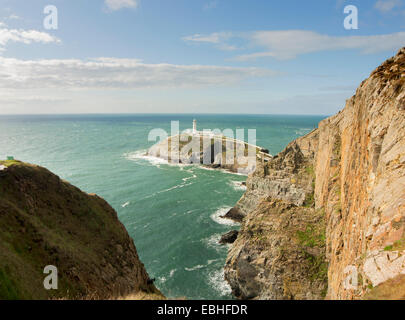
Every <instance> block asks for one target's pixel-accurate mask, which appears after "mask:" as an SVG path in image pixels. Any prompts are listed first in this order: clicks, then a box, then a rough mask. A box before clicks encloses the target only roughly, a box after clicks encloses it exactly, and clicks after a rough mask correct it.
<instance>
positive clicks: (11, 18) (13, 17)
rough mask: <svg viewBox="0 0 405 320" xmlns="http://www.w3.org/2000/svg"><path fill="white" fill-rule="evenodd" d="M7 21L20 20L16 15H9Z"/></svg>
mask: <svg viewBox="0 0 405 320" xmlns="http://www.w3.org/2000/svg"><path fill="white" fill-rule="evenodd" d="M7 19H9V20H19V19H21V18H20V17H19V16H17V15H16V14H11V15H10V16H9V17H8V18H7Z"/></svg>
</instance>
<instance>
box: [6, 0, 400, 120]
mask: <svg viewBox="0 0 405 320" xmlns="http://www.w3.org/2000/svg"><path fill="white" fill-rule="evenodd" d="M0 3H1V7H0V113H3V114H13V113H28V114H32V113H115V112H121V113H137V112H142V113H145V112H147V113H149V112H156V113H160V112H166V113H176V112H179V113H270V114H273V113H274V114H325V115H329V114H333V113H335V112H337V111H338V110H340V109H342V108H343V106H344V104H345V100H346V99H348V98H349V97H350V96H351V95H352V94H353V93H354V90H355V88H356V87H357V86H358V85H359V84H360V82H361V81H362V80H363V79H365V78H367V77H368V75H369V74H370V72H371V71H372V70H373V69H375V68H376V67H377V66H378V65H379V64H380V63H381V62H383V61H384V60H385V59H387V58H388V57H390V56H392V55H394V54H395V52H396V51H397V50H398V49H399V48H400V47H401V46H404V44H405V30H404V29H405V1H404V0H363V1H360V0H347V1H344V0H319V1H292V0H285V1H267V0H213V1H212V0H92V1H85V0H69V1H68V0H53V1H50V0H47V1H42V0H31V1H26V0H0ZM50 4H51V5H54V6H55V7H56V8H57V9H58V29H56V30H47V29H45V28H44V25H43V20H44V18H45V16H46V14H44V13H43V10H44V7H45V6H46V5H50ZM347 5H355V6H356V7H357V9H358V29H355V30H346V29H345V28H344V26H343V21H344V19H345V17H346V16H347V14H344V13H343V10H344V8H345V6H347Z"/></svg>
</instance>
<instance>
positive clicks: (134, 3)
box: [104, 0, 139, 11]
mask: <svg viewBox="0 0 405 320" xmlns="http://www.w3.org/2000/svg"><path fill="white" fill-rule="evenodd" d="M104 3H105V5H106V6H107V7H108V8H109V9H111V10H113V11H115V10H119V9H123V8H136V7H138V4H139V0H105V1H104Z"/></svg>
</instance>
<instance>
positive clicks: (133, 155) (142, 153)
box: [124, 150, 169, 166]
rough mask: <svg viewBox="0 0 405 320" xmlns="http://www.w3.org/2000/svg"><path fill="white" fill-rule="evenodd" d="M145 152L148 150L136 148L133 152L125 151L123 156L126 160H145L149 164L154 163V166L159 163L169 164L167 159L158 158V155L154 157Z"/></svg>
mask: <svg viewBox="0 0 405 320" xmlns="http://www.w3.org/2000/svg"><path fill="white" fill-rule="evenodd" d="M147 152H148V150H138V151H135V152H130V153H126V154H124V157H125V158H126V159H127V160H131V161H137V160H146V161H148V162H149V163H150V164H152V165H155V166H159V165H161V164H169V162H168V161H167V160H165V159H162V158H158V157H154V156H150V155H148V154H147Z"/></svg>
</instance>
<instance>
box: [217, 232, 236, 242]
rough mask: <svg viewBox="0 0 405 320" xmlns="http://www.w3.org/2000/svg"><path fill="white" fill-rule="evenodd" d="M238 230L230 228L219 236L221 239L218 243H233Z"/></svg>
mask: <svg viewBox="0 0 405 320" xmlns="http://www.w3.org/2000/svg"><path fill="white" fill-rule="evenodd" d="M238 233H239V231H237V230H231V231H229V232H227V233H225V234H224V235H222V236H221V239H220V240H219V243H220V244H226V243H234V242H235V240H236V238H237V237H238Z"/></svg>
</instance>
